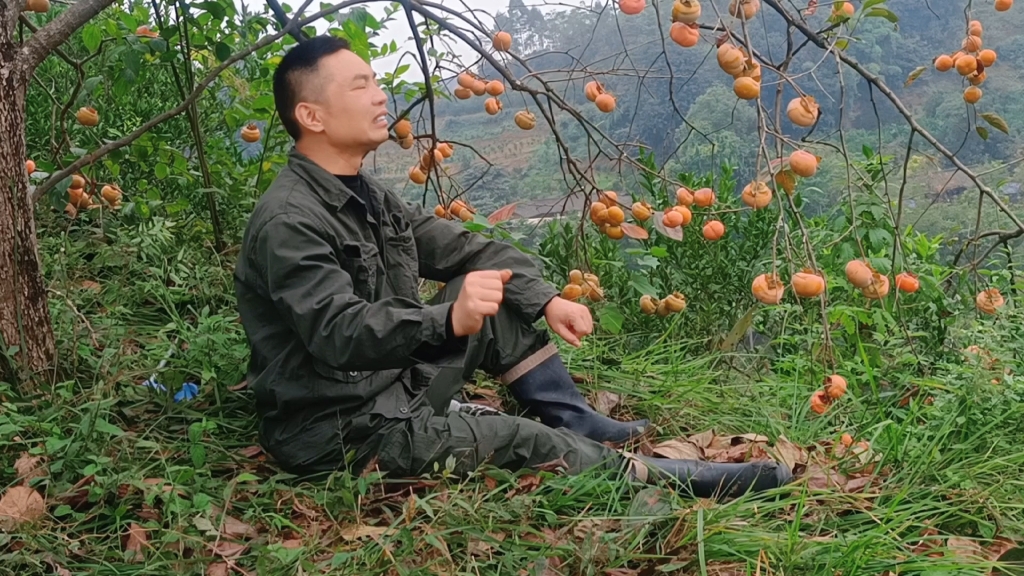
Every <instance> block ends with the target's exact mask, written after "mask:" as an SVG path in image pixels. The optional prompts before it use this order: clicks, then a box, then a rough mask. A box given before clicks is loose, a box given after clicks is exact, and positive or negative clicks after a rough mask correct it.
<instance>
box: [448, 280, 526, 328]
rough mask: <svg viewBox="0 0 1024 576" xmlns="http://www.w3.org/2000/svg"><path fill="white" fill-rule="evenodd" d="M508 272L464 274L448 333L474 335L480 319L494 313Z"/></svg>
mask: <svg viewBox="0 0 1024 576" xmlns="http://www.w3.org/2000/svg"><path fill="white" fill-rule="evenodd" d="M511 278H512V271H511V270H500V271H499V270H480V271H477V272H470V273H469V274H466V279H465V280H464V281H463V282H462V290H459V295H458V297H457V298H456V299H455V303H454V304H452V331H453V332H454V333H455V336H456V337H462V336H469V335H472V334H476V333H477V332H479V331H480V329H481V328H483V326H484V318H486V317H487V316H494V315H495V314H497V313H498V307H499V306H500V305H501V300H502V298H503V296H504V292H505V284H506V283H507V282H508V281H509V280H510V279H511Z"/></svg>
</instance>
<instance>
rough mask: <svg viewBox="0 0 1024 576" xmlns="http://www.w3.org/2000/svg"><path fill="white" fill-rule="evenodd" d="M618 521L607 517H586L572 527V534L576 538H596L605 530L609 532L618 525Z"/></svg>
mask: <svg viewBox="0 0 1024 576" xmlns="http://www.w3.org/2000/svg"><path fill="white" fill-rule="evenodd" d="M618 525H619V523H618V521H616V520H611V519H607V518H587V519H585V520H580V521H579V522H577V523H576V525H575V526H573V527H572V535H573V536H575V537H576V538H577V539H578V540H586V539H587V538H591V539H596V538H597V537H599V536H600V535H601V534H604V533H605V532H611V531H613V530H615V529H616V528H617V527H618Z"/></svg>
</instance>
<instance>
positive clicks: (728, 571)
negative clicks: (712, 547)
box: [708, 561, 747, 576]
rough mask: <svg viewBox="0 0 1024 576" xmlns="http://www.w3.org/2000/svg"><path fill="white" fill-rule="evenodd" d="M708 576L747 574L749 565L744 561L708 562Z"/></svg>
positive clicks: (743, 575)
mask: <svg viewBox="0 0 1024 576" xmlns="http://www.w3.org/2000/svg"><path fill="white" fill-rule="evenodd" d="M708 576H747V565H746V564H745V563H742V562H716V561H711V562H708Z"/></svg>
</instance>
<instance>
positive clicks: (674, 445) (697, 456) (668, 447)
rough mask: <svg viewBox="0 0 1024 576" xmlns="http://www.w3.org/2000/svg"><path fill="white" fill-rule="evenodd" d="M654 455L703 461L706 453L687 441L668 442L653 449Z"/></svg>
mask: <svg viewBox="0 0 1024 576" xmlns="http://www.w3.org/2000/svg"><path fill="white" fill-rule="evenodd" d="M653 451H654V455H655V456H660V457H662V458H673V459H676V460H703V459H704V453H703V450H701V449H700V448H699V447H697V446H695V445H694V444H691V443H690V442H687V441H686V440H666V441H665V442H661V443H659V444H656V445H655V446H654V447H653Z"/></svg>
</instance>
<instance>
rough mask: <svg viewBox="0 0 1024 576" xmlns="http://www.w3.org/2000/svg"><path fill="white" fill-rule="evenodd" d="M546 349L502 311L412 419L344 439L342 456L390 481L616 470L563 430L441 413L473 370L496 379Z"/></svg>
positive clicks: (604, 450) (447, 368) (450, 297)
mask: <svg viewBox="0 0 1024 576" xmlns="http://www.w3.org/2000/svg"><path fill="white" fill-rule="evenodd" d="M461 286H462V278H461V277H460V278H458V279H456V280H453V281H452V282H449V283H448V284H447V285H445V286H444V288H443V289H442V290H441V291H440V292H439V293H438V294H437V295H436V296H435V297H434V299H433V301H434V302H440V301H445V302H450V301H454V300H455V298H456V297H457V296H458V293H459V289H460V288H461ZM547 343H548V336H547V333H546V332H543V331H540V330H538V329H536V328H535V327H534V326H533V325H532V324H528V323H527V322H525V321H523V320H522V319H520V318H518V317H517V316H516V315H515V314H513V313H512V312H511V311H510V310H508V309H507V308H506V307H504V306H502V307H501V308H500V310H499V312H498V314H497V315H496V316H494V317H491V318H488V319H487V320H486V322H485V323H484V327H483V329H482V330H481V331H480V332H479V333H477V334H475V335H473V336H471V337H470V338H469V342H468V346H467V350H466V353H465V355H456V356H452V357H448V358H446V359H445V360H443V361H439V362H437V363H436V365H435V366H434V368H435V369H436V375H435V376H434V377H433V378H432V379H431V381H430V385H429V388H428V389H427V390H426V392H425V394H424V396H423V397H422V398H419V399H418V401H417V402H415V403H414V404H413V406H416V408H415V409H414V410H413V412H412V414H411V417H410V418H408V419H402V420H385V421H384V422H383V423H375V424H376V425H375V426H373V430H372V431H368V432H369V434H366V435H363V434H358V433H356V434H352V435H349V436H350V438H349V442H351V441H352V440H355V443H349V442H345V443H346V444H348V446H347V447H346V448H347V449H349V450H352V449H354V450H355V452H356V459H355V461H354V462H353V464H354V466H353V468H356V467H357V466H358V467H362V466H365V465H366V464H367V463H369V462H371V461H373V460H374V459H376V465H377V467H378V468H379V469H380V470H381V471H383V472H387V473H388V476H391V477H408V476H419V475H421V474H424V473H429V472H432V471H433V470H434V466H435V464H436V465H437V466H438V468H439V469H441V470H443V469H445V467H446V464H448V463H451V464H453V466H452V468H451V470H450V471H451V472H453V473H455V474H458V475H465V474H468V473H470V472H472V471H473V470H475V469H476V468H477V467H479V466H480V465H481V464H484V463H489V464H491V465H494V466H497V467H500V468H504V469H508V470H519V469H523V468H534V467H537V466H539V465H541V464H545V463H548V462H553V461H556V460H559V459H561V460H562V461H564V462H565V465H566V466H567V471H568V472H569V473H578V472H581V471H583V470H586V469H591V468H602V469H611V468H614V469H622V468H623V466H624V463H625V459H624V457H623V456H622V455H621V454H620V453H619V452H616V451H615V450H612V449H611V448H608V447H607V446H605V445H603V444H601V443H598V442H595V441H593V440H590V439H588V438H585V437H583V436H580V435H578V434H576V433H574V432H570V431H569V430H566V429H563V428H560V429H557V430H556V429H553V428H549V427H547V426H545V425H543V424H541V423H539V422H536V421H534V420H530V419H526V418H519V417H516V416H510V415H505V414H496V415H485V416H473V415H468V414H463V413H458V412H455V413H449V412H447V410H448V406H449V403H450V401H451V400H452V399H453V397H454V396H455V395H457V394H458V393H459V391H460V390H461V388H462V387H463V385H464V384H465V383H466V382H467V381H468V380H470V379H471V378H472V376H473V374H474V373H475V371H476V370H478V369H479V370H481V371H483V372H485V373H487V374H489V375H491V376H497V375H500V374H502V373H504V372H507V371H508V370H509V369H510V368H512V367H513V366H515V365H516V364H518V363H519V362H520V361H522V360H523V359H525V358H527V357H529V356H530V355H531V354H532V353H534V352H536V351H537V350H539V349H540V348H542V347H544V346H545V345H546V344H547ZM354 432H355V431H354ZM352 436H356V437H357V439H354V438H352ZM359 436H361V437H359Z"/></svg>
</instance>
